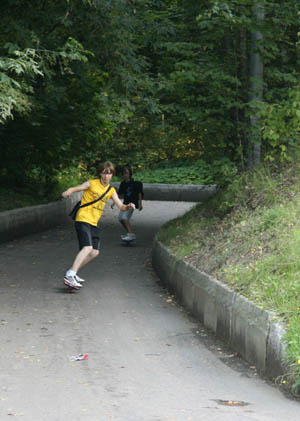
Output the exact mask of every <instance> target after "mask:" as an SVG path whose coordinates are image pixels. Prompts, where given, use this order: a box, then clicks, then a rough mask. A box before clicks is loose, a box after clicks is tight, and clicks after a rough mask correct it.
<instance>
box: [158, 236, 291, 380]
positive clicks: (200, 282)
mask: <svg viewBox="0 0 300 421" xmlns="http://www.w3.org/2000/svg"><path fill="white" fill-rule="evenodd" d="M152 265H153V268H154V270H155V271H156V273H157V275H158V276H159V278H160V279H161V281H162V282H163V283H164V284H165V285H166V286H167V287H168V289H169V290H170V291H171V292H173V293H174V294H175V295H176V297H177V298H178V300H179V301H180V302H181V303H182V304H183V305H184V306H185V308H186V309H188V310H189V311H190V312H191V313H192V314H193V315H194V316H195V317H196V318H197V319H198V320H199V321H200V322H201V323H202V324H203V325H204V326H205V327H206V328H209V329H211V330H212V331H213V332H214V333H216V334H217V336H219V337H221V338H222V339H223V340H224V341H226V342H227V343H228V344H229V346H230V347H231V348H232V349H234V350H235V351H236V352H238V353H239V354H240V355H241V356H242V357H243V358H244V359H245V360H246V361H248V362H249V363H251V364H253V365H255V366H256V367H257V369H258V370H259V372H260V373H261V374H263V375H264V376H266V377H268V378H269V379H272V380H275V379H276V378H277V377H279V376H282V375H283V374H285V373H287V367H288V365H287V362H286V361H285V358H284V355H285V348H286V346H285V344H284V342H283V336H284V333H285V331H284V328H283V326H282V325H281V324H279V323H277V322H274V319H273V314H272V313H271V312H269V311H265V310H261V309H260V308H258V307H257V306H256V305H255V304H253V303H252V302H250V301H248V300H247V299H246V298H245V297H242V296H240V295H238V294H236V293H235V292H233V291H231V290H230V289H229V288H228V287H227V286H226V285H225V284H222V283H221V282H219V281H217V280H216V279H213V278H212V277H210V276H209V275H207V274H206V273H203V272H200V271H199V270H197V269H196V268H195V267H194V266H192V265H190V264H188V263H186V262H184V261H183V260H180V259H178V258H177V257H176V256H175V255H173V254H172V253H171V252H170V250H169V249H168V248H167V247H165V246H164V245H163V244H162V243H161V242H160V241H158V240H157V238H155V240H154V244H153V249H152Z"/></svg>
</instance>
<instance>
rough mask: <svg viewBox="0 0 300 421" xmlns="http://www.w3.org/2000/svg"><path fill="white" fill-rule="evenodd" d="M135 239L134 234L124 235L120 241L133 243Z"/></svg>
mask: <svg viewBox="0 0 300 421" xmlns="http://www.w3.org/2000/svg"><path fill="white" fill-rule="evenodd" d="M135 239H136V236H135V234H129V233H128V234H126V235H125V237H122V240H124V241H133V240H135Z"/></svg>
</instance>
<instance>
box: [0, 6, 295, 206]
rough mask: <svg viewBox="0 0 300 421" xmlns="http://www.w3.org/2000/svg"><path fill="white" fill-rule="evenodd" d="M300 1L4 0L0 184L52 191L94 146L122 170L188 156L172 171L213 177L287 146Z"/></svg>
mask: <svg viewBox="0 0 300 421" xmlns="http://www.w3.org/2000/svg"><path fill="white" fill-rule="evenodd" d="M299 6H300V5H299V1H295V0H287V1H280V2H279V0H278V1H259V2H253V1H252V0H251V1H250V0H230V1H219V0H213V1H203V0H199V1H197V2H192V1H189V0H155V1H154V0H101V1H100V0H50V1H35V0H30V1H29V0H27V1H26V0H22V1H21V0H3V1H2V2H1V6H0V10H1V23H0V41H1V42H0V150H1V163H0V176H1V189H2V192H3V191H4V190H5V194H8V193H7V191H9V192H11V189H12V188H13V190H14V191H13V195H14V196H16V195H17V194H18V193H19V192H22V193H23V194H24V192H25V191H28V189H29V192H30V194H31V195H32V196H34V197H35V198H36V199H38V200H40V201H42V200H46V199H47V200H49V198H52V199H53V198H55V197H56V196H57V195H58V191H59V189H58V185H59V183H61V180H62V179H65V178H67V180H68V179H69V177H72V178H73V179H74V178H76V177H78V173H79V176H80V173H82V172H83V173H84V172H85V171H88V172H89V171H91V170H93V169H94V168H95V165H96V164H97V163H98V162H99V161H103V160H106V159H110V160H111V161H113V162H114V163H115V164H116V165H117V167H120V166H122V165H124V164H131V165H133V167H134V170H135V171H139V170H151V171H153V169H154V168H165V167H174V166H175V167H176V168H178V166H186V165H187V164H188V165H192V166H193V169H192V170H191V171H187V172H186V173H182V174H183V177H182V178H183V179H182V180H181V182H183V183H184V182H185V179H186V182H193V177H194V178H196V179H197V180H198V179H199V177H198V178H197V177H196V176H195V174H197V175H198V176H199V174H201V176H202V180H203V182H204V183H214V182H216V183H218V184H219V185H224V184H226V183H227V182H228V181H230V180H232V178H233V176H234V174H236V173H237V172H240V171H244V170H246V169H249V168H251V167H252V166H253V163H256V164H257V163H258V162H260V161H266V160H267V161H273V160H276V159H277V158H278V157H279V159H281V160H282V159H287V158H288V156H289V155H291V153H293V148H295V147H297V145H298V127H299V122H300V87H299V32H298V31H299V18H300V16H299V10H300V7H299ZM255 34H256V35H257V34H258V35H259V36H258V37H256V38H255V37H254V36H255ZM253 40H254V42H253ZM258 55H259V57H260V60H261V63H263V68H262V67H261V69H260V72H257V73H256V74H255V72H254V73H253V72H251V66H252V64H251V60H252V59H253V57H254V61H255V57H256V58H257V57H258ZM252 61H253V60H252ZM252 67H253V66H252ZM262 70H263V72H262ZM255 78H256V79H255ZM255 84H256V85H257V86H258V90H259V92H258V95H255V88H253V86H255ZM262 92H263V97H262V95H261V94H262ZM253 93H254V94H253ZM253 121H254V124H253ZM257 147H258V148H259V155H258V159H257V157H256V162H255V159H253V149H256V150H257ZM189 173H191V174H193V176H192V177H191V180H190V179H189V176H188V175H186V174H189ZM197 180H196V182H197ZM3 189H4V190H3Z"/></svg>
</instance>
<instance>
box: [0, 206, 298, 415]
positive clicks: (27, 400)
mask: <svg viewBox="0 0 300 421" xmlns="http://www.w3.org/2000/svg"><path fill="white" fill-rule="evenodd" d="M190 206H191V204H189V203H176V202H175V203H168V202H162V203H158V202H145V209H144V210H143V211H142V212H141V213H138V212H136V214H135V215H134V219H133V221H134V223H135V226H136V232H137V235H138V242H137V244H136V246H134V247H126V246H125V247H124V246H121V245H120V244H119V235H120V234H121V233H122V231H121V227H120V226H119V224H118V222H117V214H118V212H117V209H114V210H113V211H112V210H110V209H109V208H107V209H106V210H105V214H104V217H103V232H102V244H103V251H102V253H101V256H100V257H99V258H98V259H97V260H95V261H94V262H92V263H91V264H90V265H89V266H87V267H86V268H85V269H84V270H83V271H82V277H86V279H87V282H86V284H85V285H84V287H83V288H82V290H81V291H80V292H74V293H71V294H69V293H67V292H66V291H67V290H66V288H65V287H64V285H63V283H62V276H63V273H64V269H65V268H66V267H68V266H69V265H70V263H71V261H72V258H73V256H74V254H75V252H76V251H77V245H76V239H75V234H74V232H73V227H72V223H71V222H70V224H69V225H68V226H64V227H58V228H56V229H53V230H51V231H47V232H44V233H42V234H35V235H31V236H28V237H24V238H23V239H19V240H15V241H12V242H10V243H5V244H2V245H0V420H1V421H7V420H10V421H11V420H22V421H43V420H47V421H68V420H70V421H71V420H72V421H76V420H80V421H110V420H119V421H185V420H193V421H198V420H211V421H221V420H222V421H253V420H259V421H282V420H285V421H295V420H298V419H300V404H299V403H298V402H295V401H293V400H290V399H288V398H286V397H285V396H284V395H282V394H281V393H280V392H279V391H278V390H277V389H276V388H274V387H272V386H270V385H269V384H267V383H266V382H265V381H263V380H262V379H260V378H258V376H256V373H255V370H254V369H253V368H249V367H248V366H247V365H246V364H244V363H242V362H241V361H240V360H239V359H238V358H236V357H234V356H233V354H232V352H230V351H229V350H227V349H226V348H225V347H224V346H222V344H220V343H218V342H217V341H215V340H213V338H211V337H210V335H209V334H208V333H207V332H205V331H204V330H203V328H202V327H201V326H200V325H199V324H197V322H196V321H195V320H193V319H191V318H190V317H189V316H188V315H187V314H186V313H185V311H184V310H183V309H182V308H181V307H180V306H178V305H176V304H175V303H174V301H173V299H172V297H170V296H169V295H168V294H167V292H166V291H164V289H163V288H162V287H161V286H160V285H159V283H158V279H157V277H156V276H155V274H154V273H153V271H152V269H151V264H150V252H151V241H152V239H153V236H154V234H155V232H156V231H157V229H158V227H159V226H160V225H161V224H162V223H163V222H165V221H166V220H168V219H170V218H173V217H175V216H176V215H178V214H181V213H183V212H184V211H185V210H186V209H188V208H189V207H190ZM79 353H87V354H88V360H86V361H75V362H74V361H71V360H70V357H72V356H74V355H77V354H79ZM218 400H221V401H222V400H224V401H228V400H229V401H242V402H245V403H248V405H245V406H225V405H223V404H222V402H220V401H218Z"/></svg>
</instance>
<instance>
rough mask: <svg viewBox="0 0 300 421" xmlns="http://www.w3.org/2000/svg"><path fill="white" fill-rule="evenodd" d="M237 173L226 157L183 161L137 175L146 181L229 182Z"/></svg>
mask: <svg viewBox="0 0 300 421" xmlns="http://www.w3.org/2000/svg"><path fill="white" fill-rule="evenodd" d="M236 174H237V169H236V167H235V166H234V164H233V163H231V162H230V161H228V160H226V159H222V160H218V161H214V162H212V163H208V162H205V161H204V160H198V161H196V162H195V163H194V165H188V164H187V163H186V162H183V163H182V165H179V166H172V165H171V164H170V163H168V165H167V166H166V167H165V168H154V169H151V170H148V171H139V172H138V173H137V174H136V177H137V178H138V179H139V180H140V181H143V182H144V183H166V184H206V185H208V184H218V185H219V186H223V185H225V184H228V183H229V182H230V181H231V180H232V178H234V176H235V175H236Z"/></svg>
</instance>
